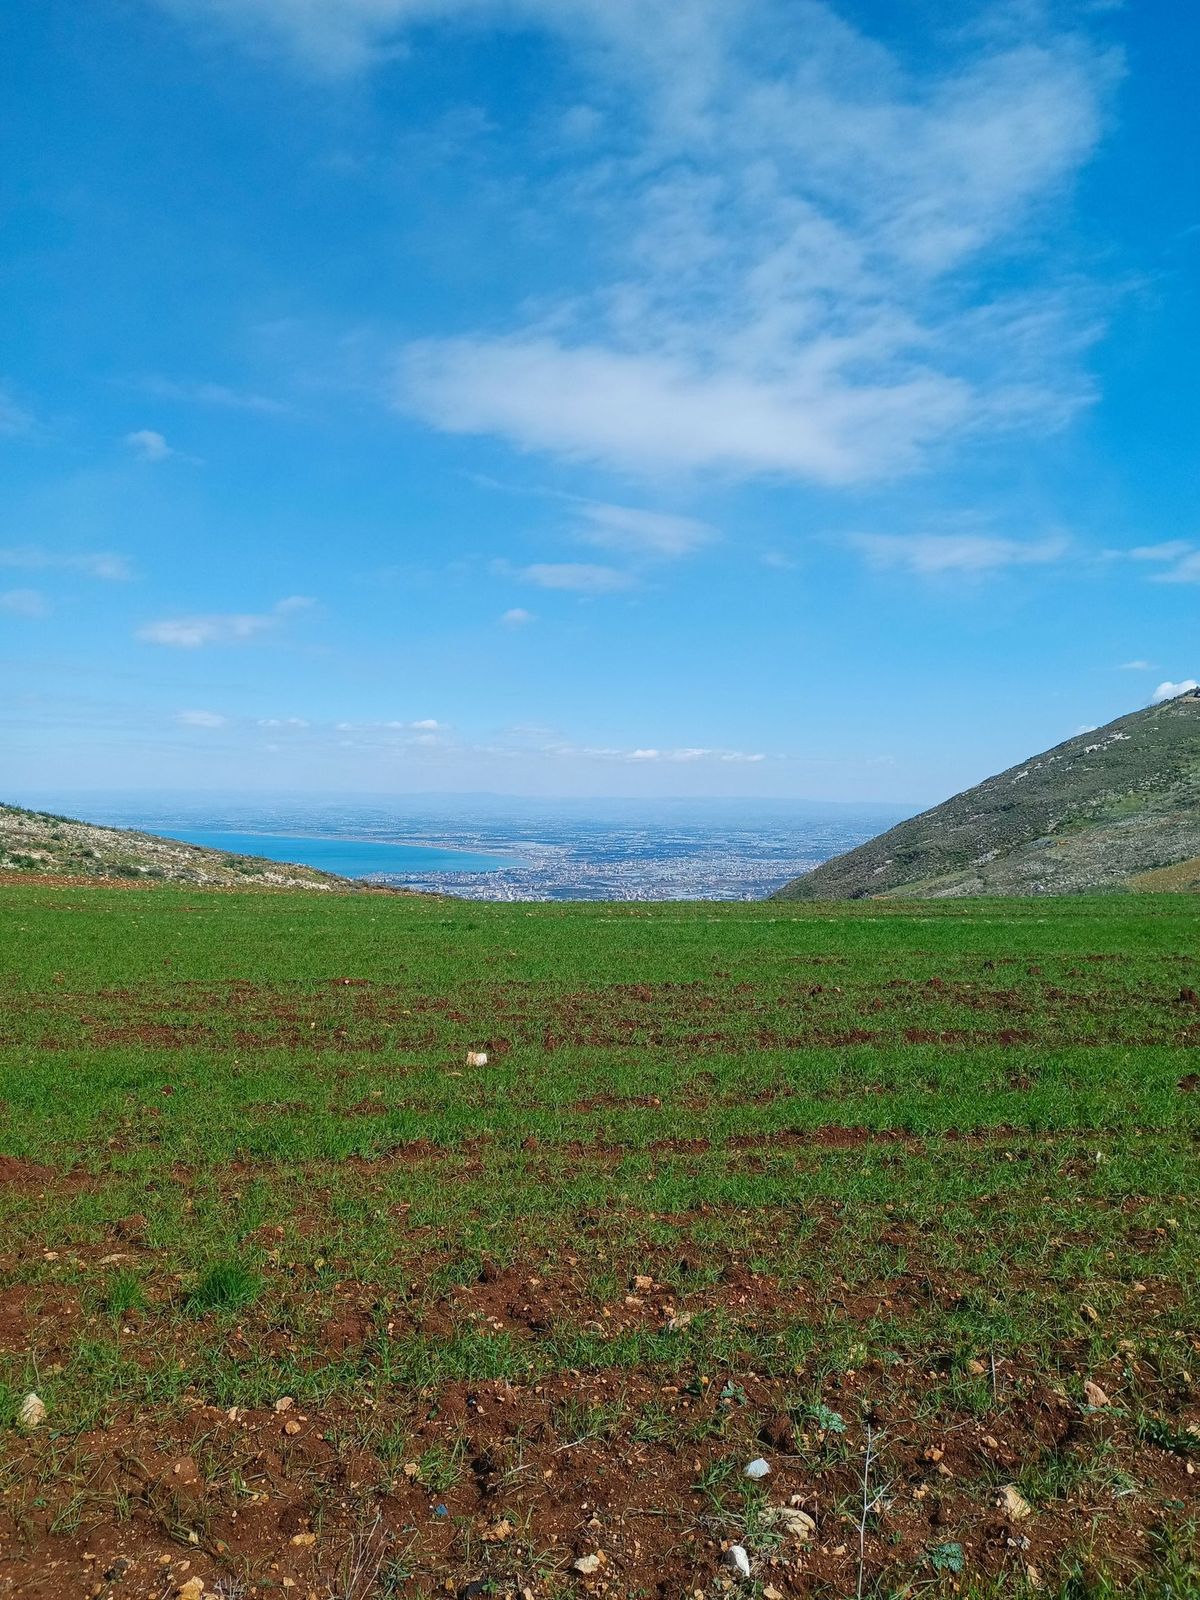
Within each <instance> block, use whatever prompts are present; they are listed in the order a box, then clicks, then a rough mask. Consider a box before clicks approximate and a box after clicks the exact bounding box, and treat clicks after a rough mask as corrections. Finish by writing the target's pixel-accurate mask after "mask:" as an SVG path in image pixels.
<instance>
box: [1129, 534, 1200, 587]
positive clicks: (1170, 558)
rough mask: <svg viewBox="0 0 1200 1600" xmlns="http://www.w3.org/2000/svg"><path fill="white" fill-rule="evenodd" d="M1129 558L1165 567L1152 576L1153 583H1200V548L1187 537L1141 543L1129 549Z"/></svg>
mask: <svg viewBox="0 0 1200 1600" xmlns="http://www.w3.org/2000/svg"><path fill="white" fill-rule="evenodd" d="M1129 558H1130V560H1131V561H1147V562H1153V563H1156V564H1158V565H1160V566H1162V567H1163V568H1164V570H1163V571H1162V572H1155V573H1154V574H1153V575H1152V576H1151V578H1150V582H1151V583H1200V550H1198V549H1197V548H1196V546H1195V545H1193V544H1189V543H1188V542H1187V540H1186V539H1168V540H1166V541H1165V542H1164V543H1162V544H1143V545H1139V546H1138V547H1137V548H1136V549H1135V550H1130V551H1129Z"/></svg>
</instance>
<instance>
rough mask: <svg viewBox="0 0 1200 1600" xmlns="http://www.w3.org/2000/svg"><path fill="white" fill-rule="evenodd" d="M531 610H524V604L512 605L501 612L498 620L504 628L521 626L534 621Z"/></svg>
mask: <svg viewBox="0 0 1200 1600" xmlns="http://www.w3.org/2000/svg"><path fill="white" fill-rule="evenodd" d="M535 620H536V619H535V617H534V615H533V612H532V611H526V609H525V607H524V606H512V607H511V608H510V609H509V610H508V611H505V612H503V613H502V615H501V617H500V621H501V622H502V623H503V624H504V626H505V627H506V628H523V627H525V626H526V624H528V623H530V622H533V621H535Z"/></svg>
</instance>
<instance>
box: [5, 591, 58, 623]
mask: <svg viewBox="0 0 1200 1600" xmlns="http://www.w3.org/2000/svg"><path fill="white" fill-rule="evenodd" d="M0 611H7V612H8V613H9V615H10V616H14V617H28V618H30V619H33V618H36V617H46V616H49V614H50V607H49V606H48V605H47V604H46V599H45V596H44V595H42V594H40V593H39V592H38V590H37V589H6V590H2V591H0Z"/></svg>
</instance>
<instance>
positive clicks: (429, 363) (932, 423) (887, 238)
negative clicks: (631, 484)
mask: <svg viewBox="0 0 1200 1600" xmlns="http://www.w3.org/2000/svg"><path fill="white" fill-rule="evenodd" d="M158 3H159V4H160V5H163V6H165V7H167V8H168V9H169V10H170V11H172V12H173V13H174V14H176V15H177V16H180V17H183V18H185V19H187V20H189V21H190V22H192V23H193V24H196V23H199V24H201V25H203V26H205V27H207V28H209V29H212V28H216V29H219V30H222V31H224V32H226V33H227V34H229V35H230V36H231V37H234V38H236V39H238V40H240V41H241V42H242V43H243V44H245V45H246V46H248V47H249V48H252V49H255V50H257V51H259V52H263V51H266V52H271V51H274V52H275V53H276V54H282V55H283V56H284V57H285V58H286V59H287V60H288V61H290V62H291V63H292V64H293V65H297V66H300V67H302V68H303V70H305V71H308V72H312V73H317V74H320V75H324V76H329V75H333V76H346V75H350V74H353V73H356V72H361V71H364V70H366V69H368V68H370V67H371V66H373V65H375V64H376V63H379V62H384V61H386V60H388V59H391V58H394V57H395V56H396V55H397V54H398V53H403V52H404V51H405V50H407V49H408V48H409V46H410V43H411V37H410V36H411V35H412V32H413V30H414V29H415V28H417V27H418V26H420V27H422V28H426V27H428V26H430V25H432V24H441V25H443V26H453V25H454V24H455V23H456V22H457V21H458V20H460V19H469V20H470V21H471V22H472V23H476V22H477V21H478V19H480V18H481V17H482V18H487V19H490V20H492V21H493V22H494V23H495V24H496V25H498V26H515V27H528V26H531V25H532V26H535V27H540V28H543V29H545V30H547V31H548V32H550V33H552V34H554V35H556V36H557V37H558V38H559V40H560V41H561V42H562V43H563V44H564V45H565V46H566V48H567V49H568V50H569V51H570V52H571V53H572V55H573V56H574V58H575V60H576V63H577V64H579V65H581V66H582V67H583V68H584V70H585V71H586V72H587V73H588V74H589V76H590V84H589V88H588V93H587V102H588V103H587V105H586V106H585V107H584V109H583V114H582V115H580V114H579V113H578V110H577V112H576V114H575V115H574V117H573V124H572V130H571V136H572V138H573V140H574V143H573V145H572V149H573V150H574V151H575V153H576V154H575V159H574V162H573V163H572V165H571V167H570V171H569V173H568V174H567V176H566V177H565V178H564V177H553V178H548V179H546V180H545V181H546V182H547V183H548V184H550V185H552V186H557V187H553V188H552V191H551V192H550V193H549V194H547V196H546V197H545V198H546V204H547V207H552V206H558V205H559V203H560V202H561V208H562V209H565V208H566V207H568V206H569V207H570V210H571V215H572V217H573V219H574V220H575V222H576V223H577V224H578V225H580V226H582V227H584V228H588V229H590V239H589V243H590V245H591V246H592V248H593V253H594V256H595V259H596V260H597V261H598V262H601V263H603V264H604V265H603V268H602V270H604V271H606V272H607V282H606V283H604V284H602V285H601V286H600V287H599V288H597V289H595V290H593V291H590V292H587V293H584V294H575V295H570V296H564V297H563V298H562V300H561V301H560V302H559V303H557V304H549V305H546V306H545V308H544V315H542V316H540V317H539V319H538V320H536V321H533V322H530V321H522V320H521V319H520V318H517V319H515V321H514V325H512V326H510V328H509V329H508V330H507V332H504V333H501V334H499V335H497V334H495V333H494V332H492V331H491V330H489V331H487V332H476V333H472V332H470V331H469V330H466V331H464V330H461V329H460V330H459V331H458V333H457V336H455V337H447V338H432V339H425V340H424V341H422V342H420V343H417V344H414V345H411V346H409V347H408V348H407V349H406V350H405V351H403V352H402V355H401V359H400V361H399V363H398V368H397V375H396V381H395V387H394V398H395V402H396V404H397V405H398V406H400V407H401V408H402V409H404V410H406V411H408V412H410V413H413V414H415V415H417V416H419V417H421V418H424V419H425V420H426V421H427V422H429V423H430V424H431V425H433V426H434V427H437V428H440V429H443V430H445V431H448V432H452V433H469V434H492V435H496V436H499V437H502V438H504V439H506V440H508V441H509V442H510V443H512V444H513V445H514V446H516V447H517V448H519V449H522V450H537V451H547V452H551V453H553V454H557V455H560V456H565V457H568V458H571V459H577V460H583V461H595V462H601V463H604V464H608V465H612V466H615V467H617V468H620V469H623V470H626V471H630V472H635V473H639V474H660V473H663V472H678V471H681V470H682V471H690V470H694V469H699V468H715V469H717V470H720V471H723V472H726V473H730V474H736V475H742V476H744V475H754V474H770V475H786V476H789V477H794V478H800V479H807V480H812V481H816V482H819V483H824V484H835V485H836V484H853V483H859V482H862V481H865V480H869V479H872V478H878V477H880V476H884V475H888V474H895V473H897V472H902V471H906V470H909V469H912V468H916V467H919V466H920V465H922V464H923V463H924V462H925V460H926V459H927V458H928V456H929V454H930V452H931V451H932V450H934V449H935V448H937V447H939V446H941V445H944V444H946V443H948V442H950V441H953V440H955V439H958V438H961V437H963V436H965V435H969V434H975V433H978V432H979V431H981V430H983V429H996V428H1012V427H1021V428H1029V427H1036V428H1038V429H1041V430H1044V429H1045V428H1047V427H1052V426H1060V425H1062V424H1063V423H1064V422H1066V421H1067V420H1069V418H1070V417H1071V416H1072V415H1073V414H1074V413H1075V412H1076V411H1077V410H1078V408H1079V407H1080V406H1083V405H1086V404H1087V403H1088V402H1089V401H1090V400H1091V399H1092V398H1093V397H1094V395H1093V386H1092V384H1091V382H1090V380H1089V379H1088V377H1087V375H1086V373H1085V372H1084V370H1083V368H1082V357H1083V354H1084V352H1085V351H1086V349H1087V347H1088V345H1089V343H1090V342H1091V341H1092V340H1094V339H1095V338H1096V337H1097V336H1098V335H1099V333H1100V331H1101V330H1102V324H1103V317H1102V315H1101V313H1100V307H1099V305H1098V302H1097V297H1096V295H1095V294H1094V293H1093V292H1092V291H1091V290H1090V289H1088V288H1086V287H1081V285H1080V282H1079V278H1078V275H1077V274H1076V273H1075V272H1074V271H1073V270H1072V265H1071V263H1069V262H1064V264H1063V266H1062V267H1061V269H1059V270H1056V267H1055V265H1054V259H1055V258H1054V256H1053V254H1052V253H1051V252H1049V251H1047V250H1046V249H1045V248H1044V245H1045V241H1046V240H1047V238H1049V237H1051V236H1052V230H1053V229H1054V227H1055V225H1056V221H1057V218H1058V217H1060V216H1061V214H1062V210H1063V208H1062V206H1061V205H1060V204H1059V202H1060V201H1061V200H1062V198H1063V196H1064V195H1065V194H1066V193H1067V192H1068V191H1069V187H1070V185H1071V183H1072V181H1073V179H1074V178H1075V176H1076V175H1077V174H1078V173H1079V171H1080V170H1081V169H1082V168H1083V167H1084V166H1085V164H1086V163H1087V162H1088V160H1089V159H1090V157H1091V156H1092V154H1093V152H1094V151H1095V149H1096V148H1097V145H1098V144H1099V141H1100V139H1101V137H1102V134H1103V132H1104V128H1105V124H1106V117H1107V107H1108V102H1109V99H1110V97H1111V93H1112V89H1113V86H1114V83H1115V82H1116V80H1117V79H1118V78H1119V76H1120V71H1121V64H1120V61H1119V59H1118V58H1117V57H1116V56H1115V55H1114V54H1112V53H1109V52H1106V51H1104V50H1102V49H1100V48H1098V47H1096V46H1093V45H1092V44H1090V43H1089V41H1088V38H1087V36H1086V34H1085V33H1083V32H1082V31H1076V32H1072V33H1066V32H1059V31H1055V29H1054V27H1053V26H1052V25H1051V24H1050V22H1049V21H1048V20H1047V19H1048V17H1049V15H1050V8H1043V7H1040V6H1028V7H1024V8H1021V9H1020V11H1019V15H1018V8H1015V7H1014V8H1011V15H1010V17H1009V27H1008V28H1007V30H1006V31H1005V32H1004V34H1003V35H1002V34H1001V32H1000V31H998V30H988V29H986V28H975V29H969V28H964V29H962V30H960V32H959V34H958V35H957V37H956V39H951V38H950V36H949V35H948V34H946V35H943V41H942V49H941V50H940V51H930V52H928V53H927V55H926V57H925V59H924V60H923V61H922V62H921V64H920V65H914V64H913V60H912V58H911V57H910V58H909V59H908V60H905V59H903V58H902V57H901V56H900V55H899V54H897V53H894V52H893V51H891V50H890V49H889V48H888V47H887V46H886V45H885V44H883V43H881V42H880V41H879V40H878V39H874V38H871V37H869V36H867V35H866V34H864V33H863V32H862V31H860V30H859V29H857V28H855V27H854V26H853V25H852V24H851V23H850V22H848V21H847V20H846V19H845V18H844V17H843V16H842V15H840V14H839V13H838V11H836V10H835V9H834V8H833V6H832V5H830V4H828V3H824V0H806V3H804V4H802V5H797V4H794V3H791V0H338V3H337V4H332V3H331V4H327V5H319V4H313V0H158ZM767 40H770V41H771V48H770V49H768V48H765V47H764V44H765V41H767ZM421 44H422V45H423V44H424V40H422V41H421ZM417 47H420V45H418V46H417ZM610 113H615V116H610ZM606 119H608V126H609V127H610V128H612V127H614V126H615V127H619V129H620V138H619V140H618V141H615V142H614V141H613V140H612V139H611V137H610V139H609V140H608V141H607V142H606V143H604V144H602V145H600V146H599V148H598V149H597V151H596V155H595V157H594V160H593V164H592V166H591V167H590V168H589V167H587V166H586V165H584V163H586V162H587V160H588V159H589V158H588V157H587V156H586V154H585V153H584V152H585V151H586V149H587V147H588V141H589V140H593V139H598V136H599V133H600V131H601V130H602V129H603V128H604V127H605V123H606ZM560 126H561V119H560ZM581 134H582V137H581ZM556 136H557V135H556ZM555 153H556V155H557V154H560V153H561V152H560V150H556V152H555ZM552 165H553V170H554V171H555V172H556V173H557V172H561V170H562V169H561V166H560V165H559V164H557V163H554V164H552ZM1030 242H1032V243H1036V245H1037V246H1038V253H1037V255H1036V256H1032V257H1031V258H1032V259H1034V260H1035V268H1034V274H1033V276H1032V277H1031V278H1030V279H1029V286H1028V287H1026V288H1024V289H1022V290H1020V291H1019V292H1014V290H1013V288H1012V282H1013V275H1012V273H1011V271H1010V270H1008V267H1009V265H1010V264H1011V262H1012V260H1013V258H1014V256H1015V255H1017V254H1019V253H1020V252H1021V250H1022V249H1023V247H1024V246H1025V245H1026V244H1027V243H1030ZM993 260H1003V261H1004V262H1005V263H1006V269H1005V271H1004V272H1002V273H1000V272H998V273H996V275H995V278H994V280H993V281H989V276H988V272H989V267H990V263H991V262H992V261H993Z"/></svg>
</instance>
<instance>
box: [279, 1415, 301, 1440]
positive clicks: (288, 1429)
mask: <svg viewBox="0 0 1200 1600" xmlns="http://www.w3.org/2000/svg"><path fill="white" fill-rule="evenodd" d="M283 1431H284V1433H286V1434H290V1435H291V1436H292V1437H293V1438H294V1437H295V1436H296V1434H298V1433H299V1432H300V1431H301V1425H300V1423H298V1422H297V1421H296V1420H295V1418H294V1417H293V1418H291V1419H289V1421H287V1422H285V1423H284V1425H283Z"/></svg>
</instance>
